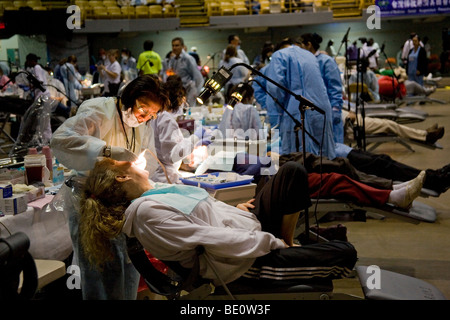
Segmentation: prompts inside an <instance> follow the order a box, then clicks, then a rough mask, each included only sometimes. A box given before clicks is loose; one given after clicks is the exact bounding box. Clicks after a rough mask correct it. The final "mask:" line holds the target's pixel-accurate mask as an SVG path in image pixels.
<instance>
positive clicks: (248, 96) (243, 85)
mask: <svg viewBox="0 0 450 320" xmlns="http://www.w3.org/2000/svg"><path fill="white" fill-rule="evenodd" d="M238 86H240V87H241V88H242V89H243V90H244V91H245V92H244V94H243V95H242V103H248V102H249V100H250V99H252V97H253V94H254V92H255V90H254V89H253V87H252V86H251V85H249V84H248V83H247V82H241V83H238V84H235V85H234V86H233V87H231V89H230V90H228V100H230V99H231V94H232V93H233V92H235V91H236V90H237V88H238Z"/></svg>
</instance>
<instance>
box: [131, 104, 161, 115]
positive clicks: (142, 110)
mask: <svg viewBox="0 0 450 320" xmlns="http://www.w3.org/2000/svg"><path fill="white" fill-rule="evenodd" d="M136 107H137V112H139V115H140V116H141V117H142V118H147V117H150V118H156V115H157V114H158V113H159V112H160V111H161V110H159V109H158V110H157V111H156V112H152V111H153V109H152V108H151V107H148V106H146V105H142V104H140V103H139V101H137V100H136Z"/></svg>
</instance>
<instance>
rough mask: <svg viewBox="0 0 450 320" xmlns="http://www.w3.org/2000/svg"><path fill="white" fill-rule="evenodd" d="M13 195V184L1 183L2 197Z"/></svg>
mask: <svg viewBox="0 0 450 320" xmlns="http://www.w3.org/2000/svg"><path fill="white" fill-rule="evenodd" d="M12 195H13V188H12V184H0V199H5V198H10V197H12Z"/></svg>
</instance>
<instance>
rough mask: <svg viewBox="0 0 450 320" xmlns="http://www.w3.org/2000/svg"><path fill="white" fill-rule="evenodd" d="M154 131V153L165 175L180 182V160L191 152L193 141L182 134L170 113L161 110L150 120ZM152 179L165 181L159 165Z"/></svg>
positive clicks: (175, 181)
mask: <svg viewBox="0 0 450 320" xmlns="http://www.w3.org/2000/svg"><path fill="white" fill-rule="evenodd" d="M150 125H151V126H152V128H153V132H154V133H155V148H156V154H157V157H158V159H159V161H161V163H162V164H163V165H164V167H165V168H166V172H167V176H168V177H169V179H170V181H171V182H172V183H180V173H179V171H178V169H179V168H180V165H181V161H182V159H183V158H185V157H187V156H188V155H190V154H191V153H192V150H193V149H194V146H193V143H192V142H193V141H192V139H191V138H190V137H185V136H183V132H182V131H181V129H180V128H179V126H178V123H177V122H176V120H175V118H174V116H173V114H172V113H170V112H167V111H163V112H161V113H159V114H158V117H157V118H156V119H154V120H151V121H150ZM151 179H152V180H153V181H159V182H167V179H166V176H165V174H164V171H163V169H162V167H161V166H159V167H158V169H157V170H156V172H155V174H154V175H153V176H152V177H151Z"/></svg>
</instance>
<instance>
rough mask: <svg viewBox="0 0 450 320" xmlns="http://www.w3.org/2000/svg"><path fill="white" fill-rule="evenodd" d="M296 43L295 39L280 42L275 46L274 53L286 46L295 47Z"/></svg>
mask: <svg viewBox="0 0 450 320" xmlns="http://www.w3.org/2000/svg"><path fill="white" fill-rule="evenodd" d="M294 43H295V41H294V39H292V38H284V39H282V40H281V41H280V42H278V43H277V45H276V46H275V50H274V52H275V51H278V50H280V49H282V48H283V47H284V46H290V45H293V44H294Z"/></svg>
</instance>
